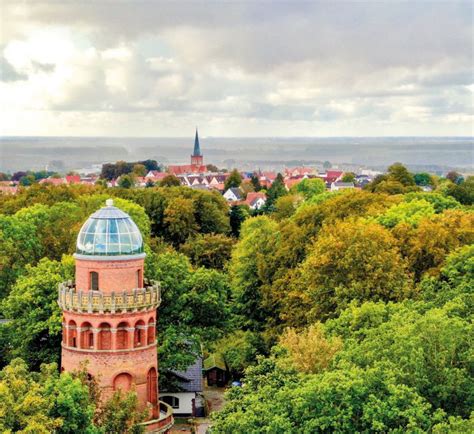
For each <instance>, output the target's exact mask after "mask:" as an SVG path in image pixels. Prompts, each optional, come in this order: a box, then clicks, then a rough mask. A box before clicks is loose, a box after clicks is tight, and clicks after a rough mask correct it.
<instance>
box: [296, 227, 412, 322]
mask: <svg viewBox="0 0 474 434" xmlns="http://www.w3.org/2000/svg"><path fill="white" fill-rule="evenodd" d="M408 276H409V273H408V272H407V269H406V265H405V263H404V261H403V259H402V257H401V254H400V251H399V249H398V246H397V241H396V240H395V238H394V237H393V236H392V235H391V234H390V232H389V231H388V230H387V229H384V228H383V227H381V226H379V225H378V224H376V223H366V222H357V221H344V222H337V223H336V224H332V225H326V226H325V227H324V228H323V229H322V231H321V232H320V234H319V236H318V238H317V240H316V241H315V243H314V245H313V246H312V248H311V250H310V253H309V256H308V257H307V259H306V261H305V262H304V263H303V264H302V268H301V276H300V278H299V281H298V282H297V283H296V284H297V285H299V286H300V287H301V288H306V289H307V291H308V293H309V296H310V297H311V300H312V305H311V306H310V307H309V309H308V311H309V312H308V314H309V318H314V319H316V320H317V319H325V318H327V317H328V316H334V314H335V313H338V312H340V311H341V310H342V309H344V308H345V307H346V306H347V304H348V303H349V302H350V301H352V300H359V301H367V300H374V301H376V300H384V301H389V300H402V299H404V298H406V297H407V296H408V295H409V294H410V292H409V279H408Z"/></svg>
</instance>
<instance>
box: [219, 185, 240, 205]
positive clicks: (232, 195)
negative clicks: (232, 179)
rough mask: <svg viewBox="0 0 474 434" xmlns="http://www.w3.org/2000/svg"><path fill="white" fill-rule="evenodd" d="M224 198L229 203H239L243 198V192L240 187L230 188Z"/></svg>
mask: <svg viewBox="0 0 474 434" xmlns="http://www.w3.org/2000/svg"><path fill="white" fill-rule="evenodd" d="M223 196H224V198H225V199H226V200H227V201H228V202H238V201H239V200H242V198H243V196H242V191H241V190H240V188H238V187H231V188H228V189H227V191H226V192H225V193H224V194H223Z"/></svg>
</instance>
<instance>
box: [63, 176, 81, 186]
mask: <svg viewBox="0 0 474 434" xmlns="http://www.w3.org/2000/svg"><path fill="white" fill-rule="evenodd" d="M66 182H67V183H68V184H79V183H80V182H81V177H80V176H79V175H67V176H66Z"/></svg>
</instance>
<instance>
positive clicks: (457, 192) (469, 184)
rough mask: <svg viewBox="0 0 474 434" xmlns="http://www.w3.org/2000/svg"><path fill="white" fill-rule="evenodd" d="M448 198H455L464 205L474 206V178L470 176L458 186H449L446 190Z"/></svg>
mask: <svg viewBox="0 0 474 434" xmlns="http://www.w3.org/2000/svg"><path fill="white" fill-rule="evenodd" d="M446 194H447V195H448V196H452V197H454V199H456V200H457V201H458V202H460V203H462V204H463V205H473V204H474V176H468V177H467V179H466V180H465V181H464V182H461V183H460V184H459V185H458V184H452V183H451V184H449V185H448V186H447V189H446Z"/></svg>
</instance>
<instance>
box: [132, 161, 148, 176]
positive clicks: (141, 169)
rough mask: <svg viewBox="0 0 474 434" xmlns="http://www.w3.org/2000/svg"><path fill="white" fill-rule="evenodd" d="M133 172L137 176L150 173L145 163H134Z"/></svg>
mask: <svg viewBox="0 0 474 434" xmlns="http://www.w3.org/2000/svg"><path fill="white" fill-rule="evenodd" d="M132 173H133V174H134V175H135V176H142V177H143V176H145V175H146V174H147V173H148V170H147V169H146V167H145V166H144V165H143V164H140V163H137V164H134V165H133V169H132Z"/></svg>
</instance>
